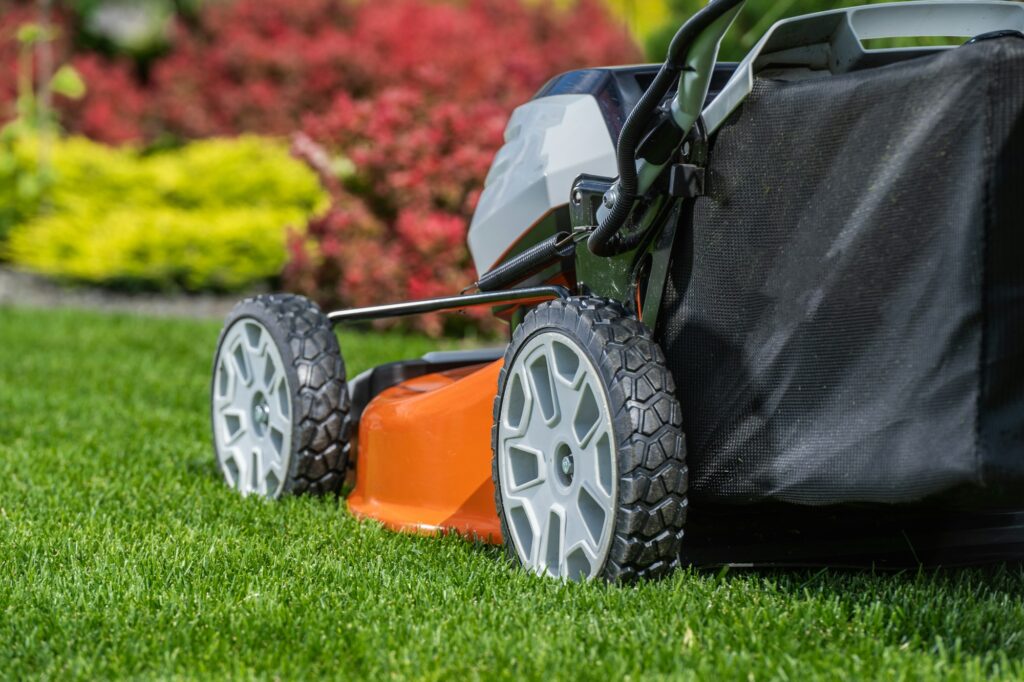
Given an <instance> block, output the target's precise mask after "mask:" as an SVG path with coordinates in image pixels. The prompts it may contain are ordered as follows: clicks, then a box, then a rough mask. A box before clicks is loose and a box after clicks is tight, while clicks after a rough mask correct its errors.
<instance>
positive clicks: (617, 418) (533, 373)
mask: <svg viewBox="0 0 1024 682" xmlns="http://www.w3.org/2000/svg"><path fill="white" fill-rule="evenodd" d="M674 394H675V386H674V384H673V381H672V376H671V374H670V373H669V371H668V369H667V368H666V367H665V361H664V356H663V354H662V352H661V349H660V348H659V347H658V345H657V344H656V343H655V342H654V340H653V339H652V338H651V335H650V332H649V330H648V329H647V328H646V327H645V326H644V325H643V324H641V323H640V322H638V321H637V320H636V319H634V318H631V317H630V316H628V315H627V314H626V312H625V311H624V310H623V309H622V308H621V307H620V306H619V305H617V304H615V303H612V302H610V301H605V300H602V299H593V298H574V299H569V300H567V301H552V302H550V303H546V304H543V305H541V306H538V307H537V308H536V309H534V310H533V311H531V312H530V313H529V314H527V315H526V317H525V318H524V320H523V323H522V324H521V325H520V326H519V327H518V328H517V329H516V332H515V334H514V335H513V339H512V342H511V344H510V345H509V347H508V350H507V352H506V354H505V365H504V368H503V369H502V372H501V374H500V378H499V382H498V396H497V398H496V399H495V404H494V427H493V430H492V446H493V450H494V459H493V476H494V485H495V501H496V504H497V507H498V512H499V516H500V517H501V522H502V532H503V536H504V538H505V544H506V547H507V548H508V551H509V553H510V554H511V555H512V556H513V557H514V558H515V559H516V560H517V561H518V562H519V563H520V564H521V565H523V566H524V567H526V568H527V569H528V570H531V571H534V572H536V573H539V574H543V575H548V576H554V577H561V578H569V579H573V580H579V579H591V578H603V579H606V580H634V579H637V578H650V577H657V576H660V575H662V574H664V573H666V572H668V571H669V570H670V569H672V568H674V567H675V566H677V565H678V563H679V549H680V545H681V542H682V538H683V524H684V523H685V520H686V504H687V503H686V487H687V471H686V465H685V446H684V442H683V434H682V430H681V413H680V408H679V404H678V402H677V401H676V398H675V395H674Z"/></svg>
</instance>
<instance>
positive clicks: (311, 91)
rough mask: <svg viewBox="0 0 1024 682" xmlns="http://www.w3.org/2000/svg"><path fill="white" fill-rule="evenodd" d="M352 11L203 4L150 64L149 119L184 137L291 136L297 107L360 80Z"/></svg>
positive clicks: (315, 5)
mask: <svg viewBox="0 0 1024 682" xmlns="http://www.w3.org/2000/svg"><path fill="white" fill-rule="evenodd" d="M354 11H355V10H354V9H353V6H352V3H351V2H348V1H346V0H287V2H280V1H275V2H270V1H267V0H240V1H238V2H217V3H209V4H208V5H207V6H205V8H204V10H203V12H202V14H201V15H200V16H199V25H198V26H185V25H178V26H177V27H176V30H175V35H174V49H173V50H172V52H171V53H170V54H169V55H167V56H166V57H164V58H163V59H161V60H160V61H158V62H157V63H156V64H155V65H154V67H153V69H152V74H151V81H152V83H151V86H152V87H151V90H152V95H151V107H152V113H153V118H154V119H157V120H159V124H160V125H161V126H162V128H163V129H164V131H165V132H168V133H171V134H175V135H178V136H182V137H187V138H191V137H205V136H210V135H231V134H237V133H239V132H241V131H248V132H258V133H263V134H272V135H287V134H289V133H291V132H292V131H294V130H295V129H296V128H297V127H298V125H299V123H300V120H301V116H302V114H303V113H304V112H308V111H321V110H323V109H324V108H325V107H326V106H327V105H328V104H329V103H330V101H331V99H332V98H333V97H334V95H335V94H336V93H337V92H338V91H339V90H343V89H345V90H347V89H351V88H353V87H355V88H358V87H359V86H360V80H359V78H357V77H355V74H354V73H353V69H352V67H351V62H352V59H353V55H354V54H356V53H358V52H359V50H360V49H361V48H360V47H359V46H358V45H356V44H355V43H354V41H353V38H352V35H351V30H350V24H351V19H352V15H353V12H354Z"/></svg>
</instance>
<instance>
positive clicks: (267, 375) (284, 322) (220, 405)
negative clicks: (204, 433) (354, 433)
mask: <svg viewBox="0 0 1024 682" xmlns="http://www.w3.org/2000/svg"><path fill="white" fill-rule="evenodd" d="M211 416H212V422H213V441H214V447H215V450H216V455H217V464H218V465H219V466H220V470H221V472H222V473H223V475H224V478H225V480H226V481H227V483H228V485H230V486H231V487H233V488H236V489H237V490H238V491H239V492H241V493H242V494H243V495H249V494H253V493H255V494H258V495H262V496H264V497H268V498H277V497H280V496H281V495H286V494H291V495H297V494H302V493H311V494H317V495H319V494H323V493H330V492H334V493H336V492H339V491H340V490H341V486H342V484H343V483H344V481H345V474H346V466H347V464H348V456H349V449H350V440H351V430H352V425H351V419H350V417H349V394H348V387H347V385H346V383H345V363H344V362H343V361H342V359H341V352H340V350H339V349H338V340H337V338H336V337H335V336H334V331H333V330H332V329H331V324H330V321H329V320H328V319H327V316H326V315H324V314H323V312H321V310H320V308H319V307H318V306H317V305H316V304H315V303H313V302H312V301H310V300H308V299H306V298H304V297H302V296H295V295H292V294H274V295H265V296H256V297H254V298H247V299H245V300H243V301H241V302H240V303H239V304H238V305H236V306H235V308H234V310H232V311H231V313H230V314H229V315H228V317H227V320H226V321H225V323H224V329H223V331H222V332H221V334H220V341H219V342H218V344H217V354H216V356H215V357H214V361H213V383H212V386H211Z"/></svg>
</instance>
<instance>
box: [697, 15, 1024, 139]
mask: <svg viewBox="0 0 1024 682" xmlns="http://www.w3.org/2000/svg"><path fill="white" fill-rule="evenodd" d="M995 31H1020V32H1022V33H1024V3H1021V2H1006V1H1001V0H983V1H978V0H916V1H915V2H892V3H885V4H878V5H862V6H860V7H847V8H844V9H837V10H829V11H827V12H818V13H816V14H807V15H804V16H800V17H794V18H793V19H785V20H783V21H780V22H778V23H776V24H775V25H774V26H772V27H771V28H770V29H769V30H768V33H766V34H765V35H764V37H763V38H761V40H760V41H759V42H758V43H757V45H755V46H754V48H753V49H752V50H751V51H750V53H749V54H748V55H747V56H746V57H745V58H744V59H743V61H742V62H740V63H739V65H738V66H737V68H736V72H735V73H734V74H733V76H732V78H730V79H729V82H728V83H727V84H726V86H725V88H723V89H722V91H721V92H720V93H719V95H718V96H717V97H716V98H715V100H714V101H713V102H711V104H709V105H708V106H707V107H705V109H704V112H703V114H702V115H703V117H704V122H705V125H706V127H707V131H708V133H709V134H710V133H712V132H714V131H715V130H717V129H718V127H719V126H720V125H721V124H722V123H723V122H724V121H725V119H726V118H727V117H728V116H729V114H731V113H732V112H733V110H734V109H735V108H736V107H738V106H739V105H740V103H741V102H742V101H743V100H744V99H746V97H747V95H749V94H750V91H751V90H752V89H753V87H754V75H755V74H756V73H757V72H758V71H760V70H761V69H763V68H765V67H767V66H770V65H773V64H782V65H785V66H787V67H793V66H806V67H807V68H810V69H820V70H829V71H831V72H832V73H844V72H846V71H848V70H850V69H851V68H854V67H856V66H857V65H859V64H863V63H864V61H865V59H868V58H870V57H872V56H875V57H890V56H891V55H892V54H893V53H896V54H903V55H906V56H907V57H910V56H915V55H918V54H923V53H930V52H934V51H935V50H937V49H943V48H934V47H933V48H913V47H911V48H890V49H871V50H869V49H867V48H865V47H864V43H863V41H864V40H874V39H878V38H923V37H935V36H964V37H966V36H977V35H981V34H983V33H992V32H995ZM950 47H953V46H950Z"/></svg>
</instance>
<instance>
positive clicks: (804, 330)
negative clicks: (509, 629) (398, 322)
mask: <svg viewBox="0 0 1024 682" xmlns="http://www.w3.org/2000/svg"><path fill="white" fill-rule="evenodd" d="M742 5H743V1H742V0H714V2H712V3H711V4H709V5H707V6H706V7H705V8H703V9H702V10H700V11H699V12H697V13H696V14H695V15H693V17H692V18H690V19H689V20H688V21H687V22H686V23H685V24H684V25H683V26H682V28H680V30H679V32H678V33H677V34H676V36H675V38H674V40H673V41H672V43H671V47H670V48H669V50H668V55H667V58H666V60H665V62H664V64H661V65H654V66H629V67H617V68H593V69H584V70H580V71H573V72H570V73H566V74H563V75H561V76H558V77H556V78H554V79H553V80H551V81H550V82H549V83H548V84H547V85H545V86H544V87H543V88H542V89H541V90H540V91H539V92H538V93H537V95H536V96H535V97H534V99H532V100H531V101H530V102H528V103H526V104H524V105H523V106H521V107H519V108H518V109H517V110H516V111H515V113H514V114H513V115H512V118H511V120H510V122H509V124H508V128H507V131H506V134H505V140H506V141H505V145H504V146H503V147H502V149H501V150H500V151H499V152H498V154H497V156H496V158H495V160H494V164H493V167H492V168H491V171H490V173H489V175H488V177H487V181H486V186H485V189H484V191H483V194H482V196H481V198H480V202H479V207H478V208H477V210H476V213H475V215H474V218H473V221H472V224H471V226H470V230H469V237H468V239H469V247H470V251H471V254H472V257H473V259H474V262H475V265H476V268H477V271H478V272H480V273H483V274H482V275H481V276H480V278H479V280H478V281H477V282H475V283H473V284H472V285H471V286H470V287H467V289H466V290H465V291H463V292H462V293H461V294H458V295H454V292H453V295H452V296H450V297H447V298H437V299H430V300H423V301H415V302H405V303H395V304H393V305H384V306H377V307H370V308H358V309H353V310H343V311H338V312H330V313H323V312H321V310H320V309H319V308H318V307H317V306H316V305H315V304H314V303H312V302H310V301H309V300H306V299H304V298H302V297H300V296H294V295H287V294H281V295H267V296H257V297H255V298H250V299H246V300H244V301H242V302H241V303H239V304H238V306H237V307H236V308H235V309H234V311H233V312H232V313H231V314H230V315H229V316H228V318H227V320H226V323H225V326H224V330H223V332H222V334H221V336H220V341H219V344H218V347H217V353H216V357H215V360H214V371H213V382H212V419H213V435H214V441H215V447H216V456H217V462H218V465H219V467H220V470H221V471H222V473H223V475H224V477H225V479H226V480H227V482H228V484H229V485H231V486H232V487H234V488H236V489H237V490H239V491H240V492H242V493H243V494H257V495H261V496H265V497H268V498H277V497H280V496H282V495H288V494H300V493H313V494H326V493H332V494H336V493H338V492H339V491H341V489H342V486H343V484H344V483H345V480H346V477H347V476H348V475H349V468H350V467H353V466H354V469H355V474H354V488H353V489H352V491H351V494H350V495H349V497H348V508H349V510H351V512H352V513H354V514H355V515H357V516H359V517H363V518H370V519H377V520H379V521H381V522H383V523H384V524H385V525H387V526H388V527H391V528H394V529H396V530H400V531H411V532H421V533H422V532H427V533H432V532H438V531H455V532H458V533H461V534H465V535H467V536H470V537H475V538H479V539H482V540H485V541H491V542H496V543H497V542H504V544H505V546H506V547H507V549H508V551H509V554H510V556H511V557H513V558H514V560H515V561H518V562H519V563H520V564H521V565H522V566H523V567H525V568H526V569H528V570H530V571H533V572H536V573H538V574H543V575H548V576H554V577H559V578H564V579H590V578H602V579H607V580H633V579H643V578H653V577H657V576H661V575H664V574H666V573H667V572H669V571H670V570H672V569H673V568H674V567H676V566H679V565H681V564H684V565H715V564H740V565H743V564H758V565H779V564H785V565H801V564H813V565H821V564H826V565H861V566H862V565H866V564H868V565H870V564H874V565H876V566H905V565H908V564H909V565H918V564H936V563H938V564H944V565H948V564H966V563H976V562H981V561H991V560H1019V559H1020V558H1021V557H1022V556H1024V494H1022V493H1024V268H1022V267H1021V265H1020V262H1021V259H1022V258H1024V5H1022V4H1019V3H1015V2H994V1H986V2H962V1H960V2H934V1H921V2H901V3H891V4H878V5H870V6H864V7H857V8H850V9H841V10H835V11H828V12H823V13H819V14H812V15H807V16H801V17H798V18H794V19H788V20H785V21H782V22H779V23H777V24H776V25H775V26H773V27H772V28H771V30H769V32H768V33H767V35H765V36H764V37H763V38H762V39H761V41H760V42H759V43H757V45H756V46H755V47H754V48H753V50H752V51H751V52H750V54H749V55H747V57H746V58H745V59H743V61H741V62H739V63H719V62H717V54H718V46H719V43H720V41H721V38H722V36H723V34H724V33H725V31H726V29H727V28H728V27H729V26H730V24H731V23H732V22H733V20H734V18H735V17H736V15H737V13H738V12H739V11H740V9H741V6H742ZM929 36H933V37H934V36H946V37H948V36H963V37H964V38H963V39H962V40H958V41H957V42H956V44H955V45H943V46H936V47H879V46H878V41H879V40H882V39H892V38H907V37H929ZM582 39H585V36H583V37H582ZM924 42H927V43H935V42H937V41H924ZM473 306H487V307H490V308H492V309H493V311H494V313H495V314H496V315H498V316H500V317H501V318H502V319H504V320H507V321H508V323H509V325H510V328H511V335H510V340H509V342H508V344H507V346H505V347H503V348H500V349H496V350H493V351H492V350H480V351H468V352H445V353H431V354H429V355H426V356H424V357H422V358H417V359H414V360H408V361H403V362H396V363H391V364H387V365H382V366H379V367H375V368H373V369H371V370H369V371H367V372H364V373H362V374H360V375H359V376H356V377H355V378H352V379H349V378H348V377H347V376H346V373H345V364H344V362H343V360H342V357H341V354H340V351H339V347H338V342H337V340H336V337H335V334H334V330H333V327H334V326H335V325H339V324H347V323H353V322H357V321H366V320H380V319H384V318H392V317H398V316H405V315H417V314H422V313H429V312H438V311H455V310H461V309H466V308H469V307H473Z"/></svg>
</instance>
